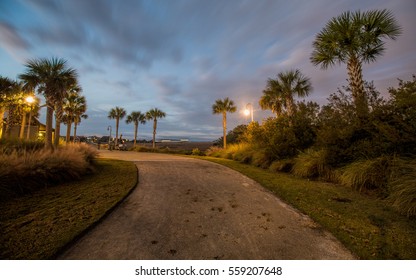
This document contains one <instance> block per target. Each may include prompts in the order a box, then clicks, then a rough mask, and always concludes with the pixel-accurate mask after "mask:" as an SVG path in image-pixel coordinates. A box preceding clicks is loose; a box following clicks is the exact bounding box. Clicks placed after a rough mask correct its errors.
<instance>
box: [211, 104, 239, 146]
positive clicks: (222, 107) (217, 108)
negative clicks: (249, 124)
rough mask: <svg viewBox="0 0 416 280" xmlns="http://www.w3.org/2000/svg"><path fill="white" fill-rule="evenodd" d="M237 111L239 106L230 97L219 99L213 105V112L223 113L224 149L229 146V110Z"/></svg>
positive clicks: (231, 111)
mask: <svg viewBox="0 0 416 280" xmlns="http://www.w3.org/2000/svg"><path fill="white" fill-rule="evenodd" d="M235 111H237V107H236V106H235V105H234V101H232V100H230V99H229V98H228V97H227V98H224V99H223V100H221V99H217V100H215V103H214V104H213V105H212V113H213V114H222V129H223V139H224V141H223V142H224V149H226V148H227V112H230V113H234V112H235Z"/></svg>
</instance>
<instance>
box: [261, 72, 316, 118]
mask: <svg viewBox="0 0 416 280" xmlns="http://www.w3.org/2000/svg"><path fill="white" fill-rule="evenodd" d="M311 90H312V85H311V82H310V80H309V78H307V77H305V76H304V75H303V74H302V73H301V72H300V70H299V69H296V70H290V71H286V72H281V73H279V74H278V75H277V79H275V80H274V79H268V80H267V86H266V89H265V90H263V96H262V97H261V99H260V102H259V104H260V107H261V108H262V109H263V110H264V109H271V110H272V112H273V113H275V114H276V115H277V116H278V115H280V114H281V113H283V112H285V111H286V113H287V115H288V116H292V115H293V114H294V112H295V110H296V107H295V103H294V101H293V96H294V95H297V96H298V97H305V96H308V95H309V92H310V91H311Z"/></svg>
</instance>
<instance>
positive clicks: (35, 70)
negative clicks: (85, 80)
mask: <svg viewBox="0 0 416 280" xmlns="http://www.w3.org/2000/svg"><path fill="white" fill-rule="evenodd" d="M25 67H26V72H25V73H24V74H21V75H19V78H20V79H21V80H23V81H24V82H25V88H26V89H29V90H34V89H37V91H38V93H39V94H43V96H44V97H45V100H46V136H45V147H46V148H51V147H52V122H53V112H54V110H55V108H56V106H58V107H59V106H60V105H61V104H62V102H63V99H62V95H63V93H64V92H66V90H67V89H68V88H69V87H70V86H71V85H74V84H76V83H77V72H76V71H75V70H74V69H73V68H68V67H67V61H66V60H64V59H58V58H52V59H34V60H29V61H28V62H27V63H26V64H25ZM58 122H60V120H59V116H58ZM58 122H57V123H58ZM56 128H57V129H58V130H55V135H57V137H59V128H60V127H59V125H58V126H57V127H56ZM55 143H56V142H55Z"/></svg>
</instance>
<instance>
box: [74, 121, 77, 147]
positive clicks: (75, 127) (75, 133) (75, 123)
mask: <svg viewBox="0 0 416 280" xmlns="http://www.w3.org/2000/svg"><path fill="white" fill-rule="evenodd" d="M75 138H77V122H74V143H75Z"/></svg>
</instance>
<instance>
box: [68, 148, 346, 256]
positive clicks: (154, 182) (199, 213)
mask: <svg viewBox="0 0 416 280" xmlns="http://www.w3.org/2000/svg"><path fill="white" fill-rule="evenodd" d="M100 153H101V156H103V157H111V158H119V159H124V160H130V161H135V162H136V164H137V166H138V168H139V184H138V186H137V188H136V189H135V190H134V191H133V193H132V194H131V195H130V196H129V197H128V198H127V199H126V200H125V201H124V202H123V203H122V204H121V205H120V206H119V207H118V208H117V209H116V210H115V211H114V212H112V213H111V214H110V215H109V216H108V217H107V218H106V219H105V220H104V221H103V222H102V223H100V224H99V225H98V226H97V227H95V228H94V229H93V230H91V232H89V233H88V234H87V235H85V236H84V237H83V238H82V239H80V240H79V241H78V242H77V243H76V244H74V246H72V247H71V248H69V249H68V250H67V251H66V252H64V253H63V254H62V255H61V256H60V258H63V259H352V258H353V256H352V255H351V253H350V252H348V250H346V249H345V248H344V247H343V246H342V245H341V244H340V243H339V242H338V241H337V240H336V239H335V238H334V237H333V236H332V235H330V234H329V233H328V232H327V231H325V230H323V229H322V228H321V227H320V226H319V225H317V224H316V223H314V222H313V221H312V220H311V219H309V218H308V217H307V216H305V215H302V214H301V213H299V212H298V211H296V210H294V209H293V208H291V207H290V206H288V205H286V204H285V203H283V202H282V201H281V200H279V199H278V198H276V197H275V196H274V195H273V194H271V193H270V192H268V191H266V190H265V189H263V188H262V187H261V186H260V185H259V184H257V183H256V182H254V181H253V180H251V179H249V178H247V177H245V176H243V175H241V174H240V173H238V172H236V171H233V170H231V169H229V168H226V167H224V166H221V165H218V164H215V163H211V162H207V161H203V160H197V159H191V158H184V157H178V156H172V155H162V154H149V153H135V152H119V151H114V152H109V151H101V152H100Z"/></svg>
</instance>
